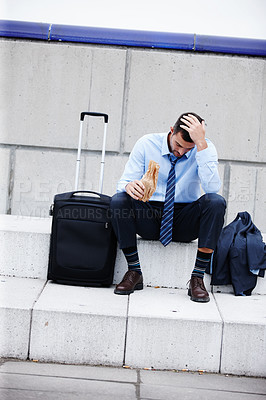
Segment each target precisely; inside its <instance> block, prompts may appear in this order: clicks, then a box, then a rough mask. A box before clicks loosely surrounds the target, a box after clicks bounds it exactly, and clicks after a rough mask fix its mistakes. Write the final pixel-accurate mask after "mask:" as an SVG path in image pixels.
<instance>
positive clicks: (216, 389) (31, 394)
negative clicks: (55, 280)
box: [0, 359, 266, 400]
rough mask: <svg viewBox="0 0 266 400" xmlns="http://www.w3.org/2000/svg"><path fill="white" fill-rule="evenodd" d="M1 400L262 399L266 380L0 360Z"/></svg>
mask: <svg viewBox="0 0 266 400" xmlns="http://www.w3.org/2000/svg"><path fill="white" fill-rule="evenodd" d="M0 399H1V400H38V399H41V400H61V399H64V400H77V399H78V400H83V399H84V400H87V399H89V400H94V399H95V400H118V399H123V400H133V399H134V400H135V399H136V400H172V399H175V400H176V399H182V400H192V399H193V400H194V399H197V400H213V399H215V400H220V399H221V400H229V399H230V400H237V399H239V400H246V399H247V400H262V399H266V379H264V378H251V377H244V376H235V375H234V376H233V375H222V374H211V373H205V372H204V371H197V372H189V371H175V370H173V371H159V370H145V369H132V368H130V367H128V368H126V367H125V368H122V367H117V368H116V367H103V366H85V365H65V364H51V363H40V362H38V361H37V360H36V361H18V360H10V359H0Z"/></svg>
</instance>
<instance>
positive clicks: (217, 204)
mask: <svg viewBox="0 0 266 400" xmlns="http://www.w3.org/2000/svg"><path fill="white" fill-rule="evenodd" d="M200 200H201V202H202V204H204V205H206V207H208V208H212V209H213V210H214V211H216V212H223V213H224V212H225V209H226V201H225V199H224V198H223V196H221V195H220V194H217V193H207V194H205V195H203V196H202V197H201V198H200Z"/></svg>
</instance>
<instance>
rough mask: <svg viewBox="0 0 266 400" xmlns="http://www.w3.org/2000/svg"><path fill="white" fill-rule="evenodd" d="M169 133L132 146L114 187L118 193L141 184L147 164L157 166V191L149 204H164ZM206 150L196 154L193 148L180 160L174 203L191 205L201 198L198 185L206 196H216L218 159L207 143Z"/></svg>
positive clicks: (211, 145) (177, 169)
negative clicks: (136, 181) (134, 184)
mask: <svg viewBox="0 0 266 400" xmlns="http://www.w3.org/2000/svg"><path fill="white" fill-rule="evenodd" d="M167 136H168V133H152V134H148V135H144V136H142V137H141V138H140V139H139V140H138V141H137V142H136V144H135V146H134V148H133V150H132V152H131V154H130V156H129V159H128V161H127V164H126V166H125V169H124V172H123V175H122V176H121V178H120V180H119V182H118V184H117V192H123V191H125V186H126V185H127V184H128V183H129V182H131V181H134V180H135V179H137V180H140V179H141V178H142V176H143V175H144V173H145V172H146V171H147V169H148V165H149V161H150V160H153V161H156V162H157V163H158V164H159V165H160V170H159V176H158V182H157V187H156V191H155V193H154V194H153V196H152V197H151V199H150V200H153V201H164V200H165V192H166V184H167V178H168V174H169V171H170V168H171V163H170V160H169V154H170V151H169V148H168V144H167ZM206 141H207V144H208V147H207V148H206V149H204V150H201V151H198V152H197V148H196V146H195V147H194V148H193V149H191V150H189V151H188V152H187V153H186V154H184V155H183V157H181V158H180V159H179V160H178V161H177V163H176V166H175V174H176V186H175V202H176V203H191V202H193V201H195V200H197V199H198V198H199V197H200V196H201V189H200V185H201V187H202V189H203V191H204V192H205V193H217V192H218V191H219V189H220V186H221V181H220V177H219V173H218V169H217V165H218V157H217V152H216V149H215V146H214V144H213V143H212V142H211V141H210V140H209V139H206Z"/></svg>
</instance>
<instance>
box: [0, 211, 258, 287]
mask: <svg viewBox="0 0 266 400" xmlns="http://www.w3.org/2000/svg"><path fill="white" fill-rule="evenodd" d="M51 222H52V218H36V217H25V216H16V215H0V254H2V257H1V261H0V275H5V276H16V277H20V278H39V279H43V280H45V279H46V278H47V268H48V255H49V244H50V231H51ZM264 240H266V234H264ZM14 243H16V251H14ZM138 249H139V256H140V262H141V265H142V269H143V275H144V284H145V285H146V286H160V287H166V288H167V287H168V288H178V289H185V288H186V287H187V282H188V280H189V279H190V274H191V270H192V268H193V265H194V262H195V256H196V251H197V240H195V241H193V242H191V243H170V244H169V245H168V247H167V250H166V249H164V248H163V246H162V245H161V243H159V242H157V241H150V240H143V239H141V238H138ZM166 251H167V253H166ZM166 254H167V257H166V256H165V255H166ZM126 268H127V266H126V261H125V258H124V256H123V254H122V252H121V250H120V249H118V252H117V259H116V264H115V270H114V280H113V283H114V284H117V283H118V282H120V280H121V278H122V277H123V275H124V273H125V272H126ZM205 284H206V287H207V289H208V290H212V291H213V292H225V293H233V288H232V286H231V285H227V286H213V287H212V288H211V286H210V275H207V274H206V277H205ZM253 294H266V278H258V282H257V285H256V287H255V289H254V290H253Z"/></svg>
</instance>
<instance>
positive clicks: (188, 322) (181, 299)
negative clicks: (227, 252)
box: [0, 277, 266, 376]
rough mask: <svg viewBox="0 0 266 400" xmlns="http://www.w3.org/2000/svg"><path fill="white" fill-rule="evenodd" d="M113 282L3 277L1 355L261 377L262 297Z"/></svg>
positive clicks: (265, 349) (264, 347) (265, 366)
mask: <svg viewBox="0 0 266 400" xmlns="http://www.w3.org/2000/svg"><path fill="white" fill-rule="evenodd" d="M210 296H211V300H210V302H209V303H207V304H198V303H195V302H192V301H191V300H190V298H189V297H188V295H187V291H186V290H182V289H167V288H147V287H146V288H144V290H143V291H138V292H135V293H133V294H131V295H130V296H118V295H114V293H113V287H111V288H85V287H73V286H64V285H56V284H54V283H51V282H48V283H47V282H46V281H45V280H40V279H29V278H27V279H25V278H12V277H1V278H0V304H1V306H0V320H1V323H0V326H1V333H0V351H1V356H2V357H15V358H20V359H27V357H28V358H29V359H32V360H39V361H50V362H60V363H75V364H90V365H100V364H103V365H113V366H121V365H127V366H130V367H138V368H153V369H169V370H170V369H175V370H181V369H187V370H191V371H197V370H205V371H209V372H221V373H227V374H237V375H248V376H266V343H265V340H266V316H265V308H266V296H263V295H252V296H250V297H235V296H231V295H228V294H224V293H214V294H211V295H210Z"/></svg>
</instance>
